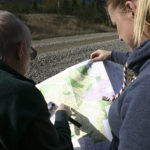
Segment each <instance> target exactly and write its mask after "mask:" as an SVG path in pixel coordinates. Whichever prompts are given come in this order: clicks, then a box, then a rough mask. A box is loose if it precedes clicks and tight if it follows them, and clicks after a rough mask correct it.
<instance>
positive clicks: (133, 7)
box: [125, 0, 136, 18]
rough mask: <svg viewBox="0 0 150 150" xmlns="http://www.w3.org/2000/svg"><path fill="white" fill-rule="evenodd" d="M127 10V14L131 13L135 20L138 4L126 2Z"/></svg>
mask: <svg viewBox="0 0 150 150" xmlns="http://www.w3.org/2000/svg"><path fill="white" fill-rule="evenodd" d="M125 8H126V10H127V12H131V15H132V17H133V18H134V16H135V11H136V2H135V1H134V0H133V1H132V0H131V1H126V3H125Z"/></svg>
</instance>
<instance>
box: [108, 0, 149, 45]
mask: <svg viewBox="0 0 150 150" xmlns="http://www.w3.org/2000/svg"><path fill="white" fill-rule="evenodd" d="M126 1H131V0H107V6H108V5H110V4H111V5H112V7H113V8H114V9H115V8H116V7H118V6H119V7H120V8H123V9H125V2H126ZM145 25H149V26H150V0H137V9H136V13H135V20H134V33H133V38H134V43H135V45H140V43H141V40H142V36H143V34H144V27H145Z"/></svg>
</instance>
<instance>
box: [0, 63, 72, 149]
mask: <svg viewBox="0 0 150 150" xmlns="http://www.w3.org/2000/svg"><path fill="white" fill-rule="evenodd" d="M49 118H50V114H49V112H48V108H47V104H46V102H45V100H44V98H43V96H42V94H41V92H40V91H39V90H38V89H37V88H36V87H35V83H34V82H33V81H32V80H29V79H27V78H25V77H24V76H22V75H20V74H19V73H17V72H16V71H14V70H13V69H12V68H10V67H9V66H7V65H6V64H4V63H3V62H2V61H0V149H2V150H3V149H4V150H72V149H73V148H72V143H71V133H70V128H69V124H68V115H67V113H66V112H65V111H58V112H57V113H56V121H55V124H54V125H52V123H51V122H50V120H49Z"/></svg>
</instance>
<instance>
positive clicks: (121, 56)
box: [111, 51, 131, 65]
mask: <svg viewBox="0 0 150 150" xmlns="http://www.w3.org/2000/svg"><path fill="white" fill-rule="evenodd" d="M130 55H131V52H120V51H112V53H111V61H114V62H116V63H118V64H121V65H125V63H126V61H127V59H128V57H129V56H130Z"/></svg>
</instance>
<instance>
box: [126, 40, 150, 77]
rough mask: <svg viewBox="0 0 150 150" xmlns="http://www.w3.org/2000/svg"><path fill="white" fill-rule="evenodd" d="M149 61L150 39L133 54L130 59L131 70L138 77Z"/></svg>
mask: <svg viewBox="0 0 150 150" xmlns="http://www.w3.org/2000/svg"><path fill="white" fill-rule="evenodd" d="M148 59H150V38H148V39H147V40H145V41H144V42H142V43H141V44H140V46H138V47H137V48H135V49H134V51H133V52H132V53H131V55H130V56H129V58H128V64H129V69H132V70H133V71H134V73H135V75H138V74H139V71H140V68H141V67H142V66H143V65H144V63H145V62H146V61H147V60H148Z"/></svg>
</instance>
